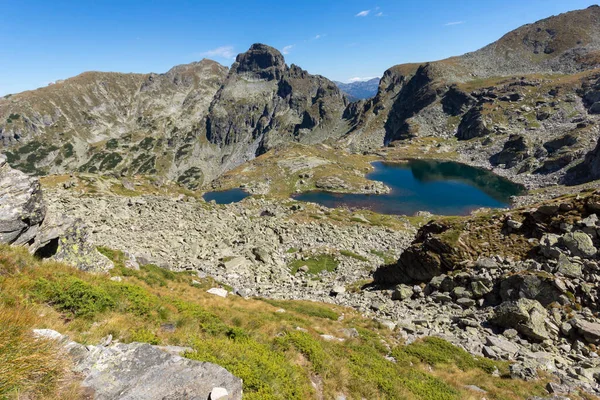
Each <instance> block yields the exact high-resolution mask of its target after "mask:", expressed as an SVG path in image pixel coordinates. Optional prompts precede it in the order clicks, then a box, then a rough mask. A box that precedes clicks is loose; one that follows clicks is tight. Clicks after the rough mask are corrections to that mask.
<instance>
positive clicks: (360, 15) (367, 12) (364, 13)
mask: <svg viewBox="0 0 600 400" xmlns="http://www.w3.org/2000/svg"><path fill="white" fill-rule="evenodd" d="M370 12H371V10H364V11H361V12H359V13H358V14H356V15H355V17H366V16H367V15H369V13H370Z"/></svg>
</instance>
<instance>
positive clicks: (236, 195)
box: [202, 189, 250, 204]
mask: <svg viewBox="0 0 600 400" xmlns="http://www.w3.org/2000/svg"><path fill="white" fill-rule="evenodd" d="M248 196H250V194H249V193H247V192H245V191H243V190H242V189H229V190H222V191H220V192H207V193H205V194H204V195H203V196H202V197H203V198H204V200H205V201H207V202H208V201H212V200H214V201H215V202H216V203H217V204H230V203H237V202H238V201H241V200H243V199H245V198H246V197H248Z"/></svg>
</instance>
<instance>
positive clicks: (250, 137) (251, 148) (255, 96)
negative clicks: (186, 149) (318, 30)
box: [206, 44, 346, 170]
mask: <svg viewBox="0 0 600 400" xmlns="http://www.w3.org/2000/svg"><path fill="white" fill-rule="evenodd" d="M345 106H346V100H345V98H344V96H343V95H342V94H341V92H340V91H339V89H338V88H337V87H336V86H335V84H334V83H333V82H331V81H329V80H328V79H325V78H323V77H321V76H315V75H310V74H309V73H307V72H306V71H304V70H302V69H301V68H300V67H298V66H295V65H292V66H290V67H288V66H287V65H286V64H285V62H284V59H283V56H282V55H281V53H280V52H279V51H277V50H276V49H274V48H272V47H270V46H266V45H264V44H254V45H252V47H251V48H250V49H249V50H248V52H246V53H243V54H240V55H239V56H238V57H237V59H236V62H235V63H234V64H233V65H232V67H231V71H230V73H229V75H228V76H227V79H226V80H225V83H224V84H223V86H222V88H221V89H220V90H219V91H218V92H217V93H216V95H215V98H214V100H213V101H212V103H211V106H210V109H209V113H208V115H207V117H206V138H207V139H208V141H209V142H210V143H213V144H215V145H217V146H219V147H220V148H221V149H222V151H223V158H222V160H221V161H222V163H223V167H222V169H223V170H228V169H231V168H233V167H235V166H237V165H239V164H241V163H243V162H244V161H248V160H250V159H252V158H254V157H255V156H257V155H260V154H262V153H264V152H265V151H267V150H268V149H270V148H272V147H274V146H276V145H278V144H282V143H287V142H294V141H299V142H307V143H311V142H312V143H315V142H321V141H323V140H325V139H327V138H331V137H336V136H340V135H341V134H342V133H343V132H336V126H337V124H338V122H339V121H340V120H341V116H342V113H343V111H344V108H345Z"/></svg>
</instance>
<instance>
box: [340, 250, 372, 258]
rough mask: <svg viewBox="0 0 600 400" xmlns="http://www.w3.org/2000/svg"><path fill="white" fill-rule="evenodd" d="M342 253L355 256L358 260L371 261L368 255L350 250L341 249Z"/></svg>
mask: <svg viewBox="0 0 600 400" xmlns="http://www.w3.org/2000/svg"><path fill="white" fill-rule="evenodd" d="M340 254H341V255H343V256H345V257H350V258H354V259H356V260H358V261H369V259H368V258H367V257H363V256H361V255H360V254H356V253H353V252H351V251H350V250H340Z"/></svg>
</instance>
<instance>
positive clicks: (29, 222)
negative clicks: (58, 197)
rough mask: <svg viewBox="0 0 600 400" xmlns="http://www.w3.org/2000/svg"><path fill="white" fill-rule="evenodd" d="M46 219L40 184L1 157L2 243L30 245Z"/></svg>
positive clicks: (0, 240)
mask: <svg viewBox="0 0 600 400" xmlns="http://www.w3.org/2000/svg"><path fill="white" fill-rule="evenodd" d="M45 215H46V206H45V204H44V202H43V200H42V191H41V188H40V183H39V182H38V181H37V179H33V178H30V177H28V176H27V175H25V174H24V173H23V172H21V171H17V170H15V169H12V168H11V167H10V166H9V165H8V163H7V162H6V157H5V156H4V155H2V154H0V242H2V243H8V244H27V243H29V242H31V241H32V240H33V238H34V237H35V235H36V234H37V232H38V231H39V227H40V225H41V223H42V221H43V220H44V216H45Z"/></svg>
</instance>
